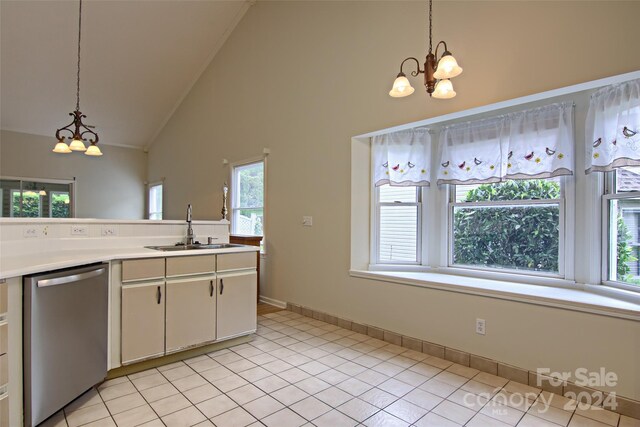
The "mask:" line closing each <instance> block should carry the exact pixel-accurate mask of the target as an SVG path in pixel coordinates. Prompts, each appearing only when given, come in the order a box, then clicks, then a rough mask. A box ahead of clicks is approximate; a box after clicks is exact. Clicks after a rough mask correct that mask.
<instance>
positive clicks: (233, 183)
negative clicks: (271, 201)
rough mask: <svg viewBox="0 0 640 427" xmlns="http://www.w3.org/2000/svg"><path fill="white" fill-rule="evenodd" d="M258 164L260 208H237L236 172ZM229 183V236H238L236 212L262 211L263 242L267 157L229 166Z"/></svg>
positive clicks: (263, 232)
mask: <svg viewBox="0 0 640 427" xmlns="http://www.w3.org/2000/svg"><path fill="white" fill-rule="evenodd" d="M258 163H262V187H263V188H262V206H261V207H259V208H256V207H252V208H242V207H240V206H237V205H236V203H237V201H238V195H239V194H240V193H239V191H238V179H237V178H236V171H237V170H239V169H242V168H245V167H247V166H251V165H256V164H258ZM230 175H231V176H230V180H229V181H230V183H231V185H230V186H229V190H230V192H231V194H230V199H229V201H230V208H229V222H230V223H231V227H230V232H231V234H235V235H240V234H239V233H238V232H237V231H236V230H235V225H236V224H235V221H234V218H235V213H236V211H238V210H241V209H262V239H263V241H264V237H265V235H266V213H267V212H266V211H267V209H266V204H267V157H266V156H261V157H254V158H251V159H246V160H242V161H239V162H235V163H233V164H232V165H231V168H230ZM251 236H254V235H253V234H251Z"/></svg>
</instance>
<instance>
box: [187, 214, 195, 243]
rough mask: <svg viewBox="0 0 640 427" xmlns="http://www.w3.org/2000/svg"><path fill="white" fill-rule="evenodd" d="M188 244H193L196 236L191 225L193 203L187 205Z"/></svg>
mask: <svg viewBox="0 0 640 427" xmlns="http://www.w3.org/2000/svg"><path fill="white" fill-rule="evenodd" d="M186 240H187V241H186V244H187V245H193V241H194V236H193V228H192V227H191V204H189V205H187V239H186Z"/></svg>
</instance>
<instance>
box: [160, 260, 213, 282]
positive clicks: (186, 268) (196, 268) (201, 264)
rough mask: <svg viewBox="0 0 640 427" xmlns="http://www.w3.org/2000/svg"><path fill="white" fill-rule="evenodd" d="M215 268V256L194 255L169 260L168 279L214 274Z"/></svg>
mask: <svg viewBox="0 0 640 427" xmlns="http://www.w3.org/2000/svg"><path fill="white" fill-rule="evenodd" d="M215 268H216V256H215V255H192V256H181V257H171V258H167V277H175V276H186V275H190V274H202V273H213V272H214V271H215Z"/></svg>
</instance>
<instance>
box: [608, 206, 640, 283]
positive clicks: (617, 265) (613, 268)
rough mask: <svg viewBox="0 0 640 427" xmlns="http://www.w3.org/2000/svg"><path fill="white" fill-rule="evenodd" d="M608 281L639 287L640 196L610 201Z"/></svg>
mask: <svg viewBox="0 0 640 427" xmlns="http://www.w3.org/2000/svg"><path fill="white" fill-rule="evenodd" d="M609 208H610V210H609V212H610V215H609V218H610V221H611V223H610V224H609V280H614V281H618V282H623V283H627V284H631V285H638V286H640V265H639V262H638V258H639V257H638V253H639V249H638V248H639V246H640V245H639V243H638V240H639V239H638V237H639V232H640V198H633V199H618V200H615V199H614V200H611V202H610V206H609Z"/></svg>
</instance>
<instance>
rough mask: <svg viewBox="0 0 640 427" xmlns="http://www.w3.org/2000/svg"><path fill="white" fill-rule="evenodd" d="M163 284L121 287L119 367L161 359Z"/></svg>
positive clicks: (163, 306)
mask: <svg viewBox="0 0 640 427" xmlns="http://www.w3.org/2000/svg"><path fill="white" fill-rule="evenodd" d="M164 313H165V283H164V281H162V282H160V281H158V282H151V283H144V284H136V285H127V286H123V287H122V336H121V343H122V348H121V352H122V363H123V364H126V363H131V362H135V361H138V360H144V359H148V358H151V357H157V356H162V355H164V333H165V330H164V317H165V314H164Z"/></svg>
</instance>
